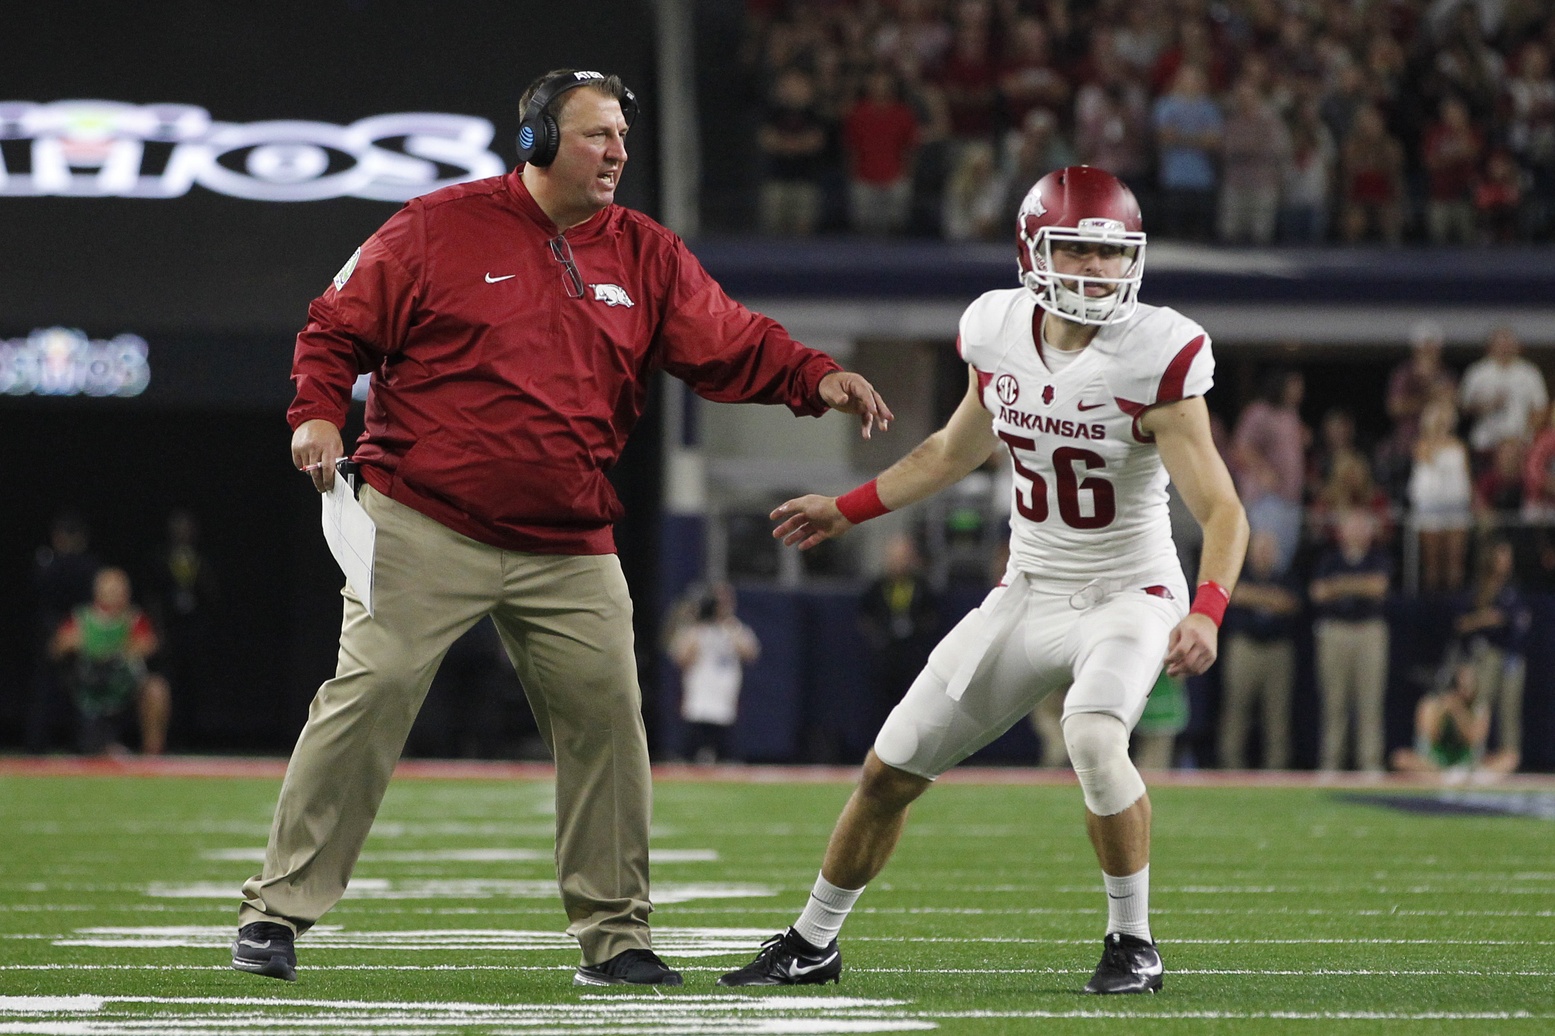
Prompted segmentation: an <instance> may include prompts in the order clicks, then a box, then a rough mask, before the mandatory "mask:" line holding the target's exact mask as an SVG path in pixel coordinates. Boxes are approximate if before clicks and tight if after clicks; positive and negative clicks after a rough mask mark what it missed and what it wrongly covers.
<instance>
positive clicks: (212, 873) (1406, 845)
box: [0, 768, 1555, 1036]
mask: <svg viewBox="0 0 1555 1036" xmlns="http://www.w3.org/2000/svg"><path fill="white" fill-rule="evenodd" d="M476 772H480V771H476ZM522 773H523V774H526V775H527V776H519V777H516V778H511V779H490V778H479V777H474V778H472V777H464V778H457V777H444V778H435V779H434V778H424V777H414V776H404V777H401V779H399V780H397V781H396V782H395V784H394V785H393V786H392V787H391V789H390V792H389V795H388V798H387V800H386V801H385V804H384V808H383V811H382V813H381V814H380V817H379V821H378V826H377V828H376V829H375V833H374V836H373V838H372V839H371V840H370V841H369V842H368V845H367V848H366V851H365V852H364V854H363V856H362V860H361V863H360V865H359V866H358V868H357V876H356V880H355V881H354V883H353V885H352V889H351V892H350V893H349V894H348V895H347V897H346V899H345V900H343V901H342V903H341V904H340V906H339V907H337V908H336V909H335V910H334V911H333V912H332V913H331V914H330V915H329V916H327V917H326V918H325V919H324V922H323V923H321V924H320V925H319V926H318V927H316V928H315V929H314V930H313V931H312V932H310V933H308V935H307V936H306V937H304V938H303V939H302V940H301V941H300V942H299V944H298V950H299V958H300V960H299V963H300V973H299V980H298V981H297V982H296V983H283V982H278V981H275V980H272V979H265V978H260V977H257V976H252V975H246V974H240V973H238V972H234V971H232V970H231V969H230V968H229V967H228V965H227V959H228V950H227V944H228V942H229V941H230V939H231V938H232V931H233V922H234V919H235V911H236V898H237V890H238V887H239V886H240V885H241V883H242V882H243V880H244V879H245V878H246V877H248V876H249V875H250V874H251V873H253V872H254V871H255V870H256V869H257V867H258V861H259V859H260V857H261V854H262V851H263V846H264V840H265V834H266V830H267V827H268V823H269V817H270V811H271V808H272V806H273V804H274V799H275V794H276V790H277V788H278V786H279V781H278V779H276V778H274V777H273V776H265V777H263V778H239V777H196V776H127V775H113V774H109V775H102V776H59V775H52V776H35V775H27V774H26V773H25V772H21V773H18V772H16V769H15V768H13V771H12V773H11V774H10V775H8V776H0V1034H5V1033H37V1034H52V1036H72V1034H82V1036H88V1034H90V1036H96V1034H104V1033H138V1034H177V1036H202V1034H207V1033H209V1034H213V1036H214V1034H224V1036H225V1034H243V1033H278V1034H284V1036H304V1034H313V1033H318V1034H328V1036H391V1034H405V1036H438V1034H444V1033H448V1034H467V1033H512V1034H526V1036H543V1034H550V1033H567V1034H576V1033H593V1034H605V1033H610V1034H615V1033H621V1034H664V1036H671V1034H722V1033H729V1034H735V1033H882V1032H919V1031H937V1032H943V1033H966V1034H976V1036H993V1034H1002V1033H1044V1034H1046V1033H1052V1034H1067V1033H1085V1034H1100V1033H1125V1032H1126V1033H1131V1034H1138V1033H1151V1034H1154V1033H1165V1034H1177V1033H1182V1034H1187V1033H1237V1034H1265V1033H1300V1034H1312V1036H1319V1034H1328V1033H1345V1034H1349V1033H1355V1034H1362V1033H1364V1034H1370V1033H1398V1034H1405V1033H1408V1034H1420V1033H1470V1032H1472V1033H1497V1034H1500V1033H1508V1034H1521V1033H1527V1034H1535V1033H1538V1034H1549V1033H1552V1032H1555V982H1552V979H1555V784H1552V783H1550V782H1548V781H1546V782H1544V783H1539V782H1533V781H1530V782H1525V783H1520V784H1516V785H1513V786H1512V787H1501V788H1496V789H1467V788H1459V789H1456V790H1451V789H1449V790H1438V791H1432V790H1427V789H1420V788H1415V789H1410V788H1406V787H1401V786H1393V785H1377V786H1372V787H1363V788H1350V789H1345V788H1339V787H1318V786H1297V787H1280V786H1236V785H1234V784H1222V783H1218V782H1217V783H1204V784H1200V785H1195V784H1192V783H1183V784H1175V785H1171V786H1162V787H1157V788H1156V789H1155V790H1154V791H1153V792H1152V798H1153V801H1154V803H1155V816H1156V839H1155V853H1154V863H1153V864H1152V874H1153V879H1154V890H1153V896H1152V905H1153V908H1154V909H1153V924H1154V927H1155V935H1156V938H1157V940H1158V941H1159V942H1160V944H1161V947H1162V952H1163V956H1164V957H1165V961H1166V967H1167V975H1166V988H1165V990H1164V992H1163V993H1161V994H1159V995H1157V996H1153V997H1118V998H1097V997H1087V996H1083V995H1081V994H1080V993H1079V989H1080V987H1081V986H1082V985H1083V984H1084V982H1085V980H1086V979H1087V978H1088V977H1089V975H1090V971H1091V969H1092V968H1093V967H1094V965H1095V963H1096V960H1097V958H1098V956H1099V952H1100V937H1101V935H1102V933H1103V928H1104V924H1105V909H1104V897H1103V893H1102V890H1101V884H1100V879H1099V876H1098V872H1097V869H1096V866H1095V862H1094V858H1093V857H1092V855H1091V851H1090V847H1089V845H1088V844H1087V843H1086V841H1085V838H1084V834H1083V830H1082V825H1081V803H1080V796H1079V792H1078V789H1077V788H1075V787H1073V786H1070V785H1068V784H1065V783H1053V782H1052V781H1051V780H1049V781H1047V782H1045V783H1044V782H1038V783H1029V784H1020V783H993V782H972V781H965V780H958V781H956V782H943V783H942V786H940V787H936V788H935V789H933V790H932V791H931V792H930V793H929V794H928V795H927V796H926V797H925V798H924V799H923V800H922V801H921V802H920V803H919V804H918V805H917V806H915V807H914V811H913V816H912V820H911V822H910V824H909V826H908V831H907V834H906V836H905V837H904V839H903V841H902V844H901V847H900V849H899V850H898V852H897V855H896V858H895V859H894V860H893V861H892V863H891V865H890V867H888V868H887V870H886V872H885V873H884V874H883V875H882V876H881V878H880V879H879V880H878V881H877V882H876V883H875V884H874V885H872V886H871V887H870V889H869V890H868V892H866V893H865V895H864V898H863V899H862V900H861V901H860V905H859V907H858V908H857V910H856V911H855V913H854V914H853V916H852V918H851V919H850V920H849V922H848V926H847V927H846V929H844V931H843V938H842V948H843V957H844V963H845V970H844V973H843V979H842V983H841V984H840V985H831V986H826V987H824V988H820V987H803V988H800V989H778V990H765V991H757V992H749V991H733V990H730V991H722V990H718V989H717V988H716V987H715V986H714V984H713V983H714V981H715V979H716V978H717V976H718V974H719V973H721V972H722V971H724V970H726V969H728V968H731V967H735V966H738V965H740V964H743V963H744V962H745V961H746V960H748V959H749V957H750V956H751V955H752V953H753V952H754V950H755V948H756V946H757V945H758V943H759V942H760V940H761V939H762V938H764V937H766V936H767V935H769V934H771V933H773V932H775V931H777V930H779V929H780V928H782V927H783V926H784V925H786V924H787V923H788V922H789V921H790V920H791V919H792V918H793V916H794V915H795V913H796V912H797V910H798V909H799V907H800V906H801V905H802V904H803V902H804V898H805V893H806V892H807V890H808V889H809V886H810V883H811V882H812V880H813V879H814V876H815V873H816V870H817V867H818V865H819V860H820V853H821V849H822V846H823V844H824V842H825V838H826V835H827V833H828V832H829V830H830V828H831V823H832V820H833V819H834V818H835V816H836V813H837V810H838V808H839V807H840V806H841V804H842V802H843V801H844V799H845V798H846V796H847V793H848V790H849V785H848V784H847V783H846V782H845V781H842V780H837V779H834V778H835V777H836V776H837V775H829V777H830V778H832V779H823V780H816V779H795V778H805V777H807V776H810V777H813V775H806V774H804V773H796V774H793V775H790V774H788V773H785V772H784V771H781V770H760V771H749V772H747V773H743V774H740V773H736V772H726V773H725V777H727V778H728V779H711V780H702V779H696V778H694V777H691V776H688V775H686V771H674V772H670V773H666V774H663V775H661V777H660V779H659V781H658V783H657V793H656V812H655V831H654V840H653V846H654V864H653V874H654V888H655V898H656V901H657V904H658V910H657V912H656V913H655V915H654V920H655V924H656V927H655V946H656V948H657V949H658V950H659V952H660V953H661V954H662V955H663V956H664V957H665V958H666V959H667V960H668V961H669V962H670V963H671V964H672V965H674V966H677V967H679V968H680V969H681V970H682V971H683V972H684V974H685V976H686V985H685V986H684V987H683V988H679V989H666V990H663V991H654V990H651V989H648V990H643V989H633V990H598V989H595V990H577V989H574V987H573V986H572V985H571V973H572V969H573V967H574V966H575V965H576V963H577V951H576V948H575V946H574V945H573V944H572V943H571V941H570V940H569V939H568V937H567V936H566V935H565V933H564V932H563V928H564V927H565V922H564V918H562V916H561V913H560V908H559V906H558V901H557V896H556V892H555V887H554V883H553V881H554V871H553V866H552V862H551V844H552V843H551V824H552V807H551V798H552V789H551V786H550V784H549V783H548V782H547V781H546V780H544V777H543V772H540V775H539V776H538V777H536V776H534V774H535V773H536V771H534V770H527V771H522ZM990 776H991V778H997V777H998V776H999V775H997V774H994V775H990ZM1007 776H1008V775H1006V778H1007ZM736 778H739V779H736ZM1357 796H1363V797H1364V798H1357ZM1383 799H1390V800H1391V801H1382V800H1383ZM1427 807H1429V810H1428V811H1426V812H1421V811H1420V810H1421V809H1425V808H1427ZM1503 813H1505V814H1507V815H1503ZM1518 813H1521V814H1522V815H1516V814H1518Z"/></svg>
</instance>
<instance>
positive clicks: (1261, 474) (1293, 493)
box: [1227, 368, 1311, 570]
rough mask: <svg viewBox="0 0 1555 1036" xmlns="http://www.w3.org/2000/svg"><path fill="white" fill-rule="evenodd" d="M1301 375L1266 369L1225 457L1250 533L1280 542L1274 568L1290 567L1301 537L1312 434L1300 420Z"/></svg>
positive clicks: (1302, 392) (1237, 423)
mask: <svg viewBox="0 0 1555 1036" xmlns="http://www.w3.org/2000/svg"><path fill="white" fill-rule="evenodd" d="M1305 393H1306V379H1305V378H1303V377H1302V375H1301V372H1300V371H1295V370H1289V369H1285V368H1278V369H1274V370H1270V371H1268V372H1266V373H1265V375H1264V380H1263V386H1262V392H1261V393H1260V395H1259V397H1258V398H1257V399H1255V400H1253V401H1252V402H1251V403H1249V404H1248V405H1247V406H1246V407H1244V408H1243V409H1242V413H1241V415H1240V416H1239V417H1238V418H1237V422H1236V428H1235V430H1234V431H1233V432H1232V435H1231V449H1230V453H1229V455H1228V457H1227V460H1228V461H1229V466H1230V468H1231V474H1232V475H1233V477H1235V479H1236V488H1237V493H1238V495H1240V496H1241V498H1242V504H1243V506H1244V507H1246V509H1247V521H1248V525H1249V526H1250V527H1251V528H1252V530H1253V531H1254V532H1257V531H1259V530H1267V531H1269V532H1271V533H1273V534H1274V536H1275V538H1276V539H1277V540H1278V541H1279V545H1280V556H1279V564H1278V566H1277V567H1278V568H1280V569H1282V570H1283V569H1286V568H1289V567H1290V564H1291V561H1292V559H1293V558H1294V557H1295V555H1296V548H1297V546H1298V545H1299V544H1300V541H1301V519H1302V514H1301V502H1302V490H1303V487H1304V485H1305V478H1306V463H1305V457H1306V450H1307V443H1308V441H1309V440H1310V439H1311V432H1310V431H1309V430H1308V429H1307V426H1306V425H1305V424H1304V423H1302V420H1301V401H1302V398H1303V396H1304V395H1305Z"/></svg>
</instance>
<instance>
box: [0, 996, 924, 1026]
mask: <svg viewBox="0 0 1555 1036" xmlns="http://www.w3.org/2000/svg"><path fill="white" fill-rule="evenodd" d="M146 1006H151V1007H154V1008H164V1009H166V1010H157V1011H153V1012H151V1013H150V1014H149V1015H148V1014H147V1012H145V1011H144V1010H142V1009H141V1008H144V1007H146ZM910 1006H911V1005H910V1002H909V1001H903V1000H893V999H865V998H860V997H845V996H816V997H756V996H742V995H739V994H728V995H722V996H718V995H714V996H706V995H687V996H681V995H673V996H664V995H653V996H648V995H646V994H643V995H630V994H626V995H622V994H609V995H603V996H591V995H584V996H581V997H579V998H578V1000H577V1001H575V1002H568V1003H546V1004H489V1003H470V1002H443V1003H439V1002H424V1001H410V1002H400V1001H363V1000H338V1001H337V1000H318V999H297V1000H276V999H271V998H259V997H154V996H95V995H83V996H71V997H0V1033H38V1034H44V1033H46V1034H49V1036H102V1034H107V1033H112V1032H125V1031H132V1032H154V1031H159V1030H158V1029H154V1028H152V1027H153V1026H160V1027H162V1028H161V1030H160V1031H177V1032H181V1033H185V1034H198V1036H205V1034H216V1033H224V1032H244V1031H247V1032H266V1031H275V1030H277V1029H279V1030H281V1031H284V1032H286V1033H287V1034H288V1036H401V1034H404V1036H412V1034H417V1036H435V1034H444V1033H457V1032H462V1031H464V1030H466V1029H467V1028H469V1027H472V1026H478V1027H480V1028H479V1031H482V1032H488V1031H491V1027H492V1026H511V1027H512V1028H513V1030H514V1031H521V1032H523V1033H525V1034H526V1036H576V1034H578V1033H600V1032H606V1031H608V1032H612V1033H622V1034H630V1033H634V1032H640V1033H643V1034H645V1036H646V1034H650V1033H652V1034H663V1033H676V1034H686V1036H695V1034H698V1033H707V1034H709V1036H711V1034H714V1033H717V1034H728V1036H742V1034H751V1036H758V1034H768V1033H785V1034H815V1036H821V1034H825V1033H883V1032H924V1031H927V1030H932V1029H936V1028H938V1026H937V1025H936V1024H935V1023H934V1022H932V1021H928V1020H925V1019H923V1018H919V1017H915V1016H914V1015H913V1013H912V1012H911V1011H910V1010H908V1008H910ZM201 1008H215V1009H216V1010H204V1011H202V1010H200V1009H201ZM234 1008H240V1009H241V1010H233V1009H234ZM29 1015H30V1016H32V1018H33V1019H36V1020H35V1021H30V1020H25V1019H27V1016H29ZM115 1023H117V1024H115Z"/></svg>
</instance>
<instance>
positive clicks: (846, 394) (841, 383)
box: [820, 371, 896, 439]
mask: <svg viewBox="0 0 1555 1036" xmlns="http://www.w3.org/2000/svg"><path fill="white" fill-rule="evenodd" d="M820 391H821V402H823V403H825V404H826V405H827V406H829V407H831V408H832V409H833V410H841V411H842V412H843V413H845V414H858V415H859V419H860V424H861V425H862V428H861V429H860V432H861V434H862V435H863V436H864V438H866V439H868V438H869V434H870V432H871V431H873V430H874V427H875V423H876V422H879V424H880V430H881V431H882V432H885V431H889V430H890V428H891V421H892V420H893V419H894V418H895V416H896V415H894V414H892V413H891V408H890V407H888V406H886V405H885V400H884V399H881V398H880V393H878V392H876V391H875V388H874V386H873V385H871V384H870V383H869V382H868V381H866V380H864V376H863V375H862V374H855V373H853V372H852V371H832V372H831V373H830V374H828V375H826V377H824V378H822V379H821V386H820Z"/></svg>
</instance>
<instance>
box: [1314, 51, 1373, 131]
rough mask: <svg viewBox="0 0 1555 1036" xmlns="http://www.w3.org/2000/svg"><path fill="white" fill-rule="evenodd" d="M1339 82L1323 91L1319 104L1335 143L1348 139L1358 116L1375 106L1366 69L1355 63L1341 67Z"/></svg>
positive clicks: (1320, 111)
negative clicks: (1363, 110) (1357, 114)
mask: <svg viewBox="0 0 1555 1036" xmlns="http://www.w3.org/2000/svg"><path fill="white" fill-rule="evenodd" d="M1335 78H1336V82H1335V83H1334V84H1333V86H1332V87H1331V88H1329V89H1326V90H1324V91H1323V93H1322V96H1321V100H1319V101H1318V102H1317V111H1318V114H1319V116H1320V117H1321V118H1322V120H1323V125H1324V126H1326V127H1328V132H1329V133H1330V134H1331V135H1332V136H1333V139H1335V140H1347V139H1349V136H1350V130H1351V128H1352V127H1353V126H1354V125H1355V116H1356V113H1358V112H1359V111H1360V110H1361V109H1362V108H1364V107H1366V106H1367V105H1369V104H1371V103H1373V99H1372V95H1371V89H1370V83H1368V82H1367V79H1366V70H1365V69H1363V68H1361V66H1359V65H1357V64H1355V63H1354V62H1346V63H1345V64H1344V65H1342V66H1340V68H1339V71H1338V74H1337V76H1336V77H1335Z"/></svg>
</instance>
